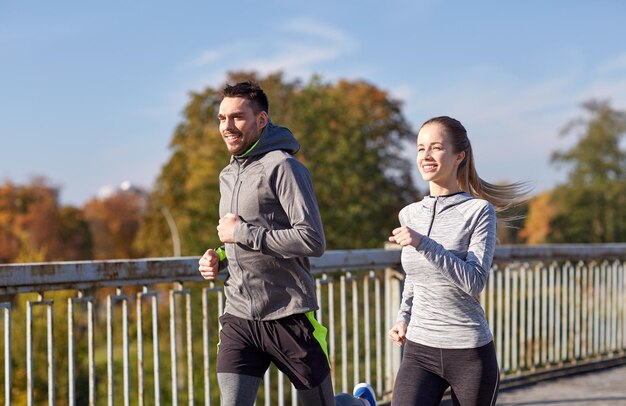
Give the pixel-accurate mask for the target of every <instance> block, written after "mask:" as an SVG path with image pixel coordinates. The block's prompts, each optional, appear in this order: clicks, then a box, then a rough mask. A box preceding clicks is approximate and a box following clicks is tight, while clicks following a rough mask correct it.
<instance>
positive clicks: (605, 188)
mask: <svg viewBox="0 0 626 406" xmlns="http://www.w3.org/2000/svg"><path fill="white" fill-rule="evenodd" d="M583 109H584V110H585V113H586V116H584V117H581V118H578V119H576V120H573V121H572V122H570V123H569V124H568V125H567V126H566V127H565V128H564V130H563V134H565V135H569V134H571V133H576V134H577V135H578V141H577V143H576V144H575V145H574V146H573V147H571V148H570V149H568V150H566V151H556V152H554V153H553V155H552V162H553V163H555V164H560V165H565V166H567V167H568V168H569V169H570V171H569V174H568V182H567V183H565V184H562V185H558V186H557V187H556V188H555V189H554V191H553V192H552V204H553V206H554V210H555V213H554V216H553V218H552V220H551V222H550V230H551V232H550V235H549V241H550V242H559V243H566V242H569V243H571V242H580V243H605V242H617V241H626V153H625V152H624V150H623V149H622V148H621V147H620V142H621V141H622V137H623V136H624V134H625V133H626V112H624V111H618V110H615V109H613V108H612V107H611V106H610V104H609V103H608V102H604V101H595V100H592V101H589V102H586V103H584V104H583Z"/></svg>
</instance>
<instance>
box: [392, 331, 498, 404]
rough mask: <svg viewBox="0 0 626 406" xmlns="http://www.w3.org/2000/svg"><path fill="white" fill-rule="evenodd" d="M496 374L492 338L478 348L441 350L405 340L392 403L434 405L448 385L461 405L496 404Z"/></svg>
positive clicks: (454, 400) (453, 397)
mask: <svg viewBox="0 0 626 406" xmlns="http://www.w3.org/2000/svg"><path fill="white" fill-rule="evenodd" d="M499 375H500V373H499V370H498V361H497V359H496V351H495V347H494V345H493V341H492V342H490V343H489V344H487V345H484V346H482V347H479V348H468V349H441V348H433V347H428V346H426V345H421V344H417V343H414V342H411V341H408V340H407V341H406V344H405V345H404V355H403V358H402V363H401V364H400V369H399V371H398V375H397V376H396V383H395V386H394V388H393V399H392V401H391V404H392V405H393V406H413V405H415V406H431V405H432V406H438V405H439V404H440V403H441V399H442V398H443V394H444V392H445V391H446V389H447V388H448V387H450V388H451V391H452V402H453V404H454V405H461V406H492V405H495V404H496V398H497V396H498V386H499V384H500V376H499Z"/></svg>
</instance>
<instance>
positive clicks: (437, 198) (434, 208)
mask: <svg viewBox="0 0 626 406" xmlns="http://www.w3.org/2000/svg"><path fill="white" fill-rule="evenodd" d="M438 201H439V196H437V197H435V204H433V215H432V216H431V217H430V226H428V234H426V236H427V237H430V232H431V230H432V229H433V224H434V223H435V213H437V202H438Z"/></svg>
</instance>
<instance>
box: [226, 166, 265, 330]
mask: <svg viewBox="0 0 626 406" xmlns="http://www.w3.org/2000/svg"><path fill="white" fill-rule="evenodd" d="M235 162H237V178H236V179H235V186H234V187H233V195H232V196H231V198H230V212H231V213H235V214H237V212H238V210H237V208H239V190H240V189H241V182H240V181H239V175H240V174H241V171H242V169H241V167H242V164H241V163H240V162H239V161H237V160H235ZM233 252H234V253H235V260H236V261H237V267H238V268H239V270H240V271H241V285H242V286H243V288H244V290H245V291H246V293H247V294H248V297H249V298H250V311H251V312H252V313H254V314H255V315H256V319H257V320H258V319H259V315H258V314H257V312H255V309H254V300H253V299H252V294H250V288H248V285H247V284H246V280H245V277H244V271H243V267H242V266H241V265H240V262H239V255H238V251H237V244H233Z"/></svg>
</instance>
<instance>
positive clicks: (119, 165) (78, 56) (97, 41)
mask: <svg viewBox="0 0 626 406" xmlns="http://www.w3.org/2000/svg"><path fill="white" fill-rule="evenodd" d="M128 3H131V2H120V1H107V2H84V1H80V2H79V1H76V2H74V1H62V0H59V1H54V2H44V1H39V2H35V1H19V2H18V1H10V0H9V1H3V2H0V143H1V144H0V145H1V148H0V181H2V182H4V181H7V180H11V181H13V182H17V183H23V182H27V181H29V179H30V178H31V177H33V176H38V175H42V176H45V177H47V178H48V179H49V180H50V181H51V182H52V184H54V185H57V186H59V187H60V189H61V201H62V202H63V203H66V204H74V205H82V204H83V203H84V202H86V201H87V200H89V199H90V198H92V197H94V196H95V195H96V193H97V192H98V190H99V189H100V188H102V187H103V186H106V185H114V186H115V185H119V184H120V183H121V182H123V181H126V180H128V181H131V182H132V183H135V184H137V185H139V186H143V187H146V188H150V187H151V186H152V184H153V182H154V180H155V178H156V176H157V175H158V173H159V172H160V168H161V166H162V165H163V164H164V163H165V162H166V161H167V160H168V158H169V156H170V151H169V150H168V143H169V141H170V139H171V137H172V134H173V132H174V129H175V127H176V125H177V124H178V123H179V122H180V121H181V119H182V115H181V111H182V110H183V108H184V106H185V105H186V103H187V102H188V100H189V98H188V94H189V92H190V91H200V90H202V89H203V88H204V87H206V86H218V85H220V84H221V83H222V82H223V81H224V79H225V72H227V71H228V70H239V69H254V70H257V71H259V72H261V73H269V72H275V71H277V70H282V71H284V72H285V74H286V76H287V77H288V78H301V79H305V80H306V79H308V78H309V77H310V76H311V75H312V74H313V73H318V74H320V75H322V77H323V78H324V79H325V80H328V81H335V80H337V79H339V78H346V79H351V80H356V79H365V80H367V81H369V82H371V83H373V84H375V85H376V86H378V87H380V88H383V89H385V90H387V91H389V92H390V93H391V94H392V95H393V96H394V97H396V98H398V99H400V100H402V101H403V103H404V109H403V111H404V113H405V116H406V117H407V119H408V120H409V121H410V122H411V123H412V125H413V126H414V127H415V128H418V127H419V125H420V124H421V123H422V122H423V121H424V120H426V119H428V118H430V117H432V116H435V115H442V114H445V115H451V116H453V117H455V118H458V119H459V120H461V121H462V122H463V123H464V124H465V126H466V128H467V129H468V132H469V135H470V139H471V140H472V143H473V146H474V150H475V153H476V158H477V166H478V170H479V174H480V175H481V177H483V178H485V179H487V180H490V181H493V182H498V181H513V180H528V181H531V182H533V183H534V184H535V190H536V191H541V190H545V189H548V188H551V187H553V186H554V185H555V184H557V183H559V182H562V181H564V180H565V174H566V172H565V170H564V169H562V168H561V169H559V168H557V167H555V166H553V165H550V164H549V157H550V154H551V153H552V151H554V150H555V149H563V148H567V147H568V146H569V145H571V144H572V143H573V142H574V141H575V139H576V138H575V136H569V137H566V138H563V137H560V136H559V131H560V129H561V128H563V127H564V126H565V124H567V122H568V121H569V120H571V119H573V118H576V117H578V116H580V115H581V114H582V109H581V107H580V106H581V103H583V102H584V101H586V100H590V99H592V98H595V99H608V100H610V101H611V103H612V106H613V107H614V108H618V109H626V24H624V21H626V2H622V1H619V0H613V1H609V0H605V1H602V0H599V1H576V0H570V1H557V0H555V1H538V0H530V1H495V0H494V1H467V2H461V1H456V2H454V1H434V0H432V1H419V0H412V1H388V2H383V1H325V0H322V1H310V2H297V1H287V0H282V1H278V0H265V1H263V2H259V1H234V0H232V1H223V2H219V3H218V2H209V1H194V2H189V1H180V2H163V1H156V0H155V1H150V2H134V3H133V4H128ZM296 136H297V134H296ZM410 154H413V151H411V152H410ZM409 156H411V157H413V156H414V155H409ZM415 174H416V176H417V171H416V172H415ZM420 187H421V188H422V190H425V189H424V185H423V184H421V183H420Z"/></svg>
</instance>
